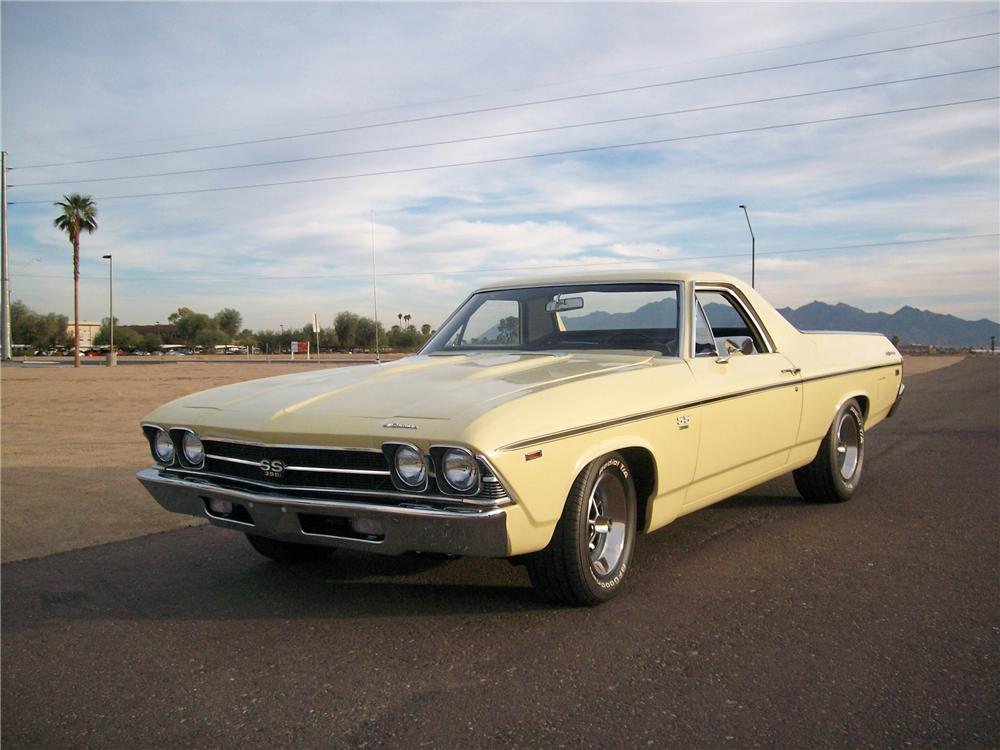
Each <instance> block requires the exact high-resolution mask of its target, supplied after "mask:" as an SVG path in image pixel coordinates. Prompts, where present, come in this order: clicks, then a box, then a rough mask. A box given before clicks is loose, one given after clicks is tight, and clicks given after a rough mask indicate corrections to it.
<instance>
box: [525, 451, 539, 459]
mask: <svg viewBox="0 0 1000 750" xmlns="http://www.w3.org/2000/svg"><path fill="white" fill-rule="evenodd" d="M541 457H542V452H541V451H540V450H539V451H532V452H531V453H525V454H524V460H525V461H534V460H535V459H536V458H541Z"/></svg>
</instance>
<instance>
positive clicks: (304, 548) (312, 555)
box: [246, 534, 334, 563]
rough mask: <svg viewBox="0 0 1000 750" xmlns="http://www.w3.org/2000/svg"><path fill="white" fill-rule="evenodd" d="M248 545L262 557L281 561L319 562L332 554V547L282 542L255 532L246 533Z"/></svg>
mask: <svg viewBox="0 0 1000 750" xmlns="http://www.w3.org/2000/svg"><path fill="white" fill-rule="evenodd" d="M246 536H247V541H248V542H250V546H251V547H253V548H254V549H255V550H257V552H259V553H260V554H262V555H263V556H264V557H268V558H270V559H272V560H275V561H277V562H282V563H310V562H321V561H323V560H326V559H328V558H329V557H330V555H332V554H333V551H334V548H333V547H323V546H320V545H318V544H297V543H296V542H282V541H279V540H277V539H270V538H268V537H266V536H258V535H257V534H247V535H246Z"/></svg>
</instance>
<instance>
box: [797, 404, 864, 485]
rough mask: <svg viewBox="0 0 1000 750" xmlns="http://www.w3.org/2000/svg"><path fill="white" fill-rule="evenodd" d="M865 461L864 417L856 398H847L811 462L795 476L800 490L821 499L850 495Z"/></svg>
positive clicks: (858, 480)
mask: <svg viewBox="0 0 1000 750" xmlns="http://www.w3.org/2000/svg"><path fill="white" fill-rule="evenodd" d="M864 463H865V417H864V414H863V413H862V412H861V406H860V405H859V404H858V402H857V400H856V399H853V398H852V399H850V400H849V401H847V402H845V403H844V405H843V406H841V407H840V410H839V411H838V412H837V416H836V418H835V419H834V420H833V423H832V424H831V425H830V430H829V431H828V432H827V433H826V437H824V438H823V442H822V443H821V444H820V446H819V453H817V454H816V458H814V459H813V460H812V463H810V464H807V465H806V466H803V467H802V468H801V469H796V470H795V471H794V472H793V473H792V476H793V477H794V479H795V487H796V489H798V491H799V494H800V495H802V497H803V498H805V499H806V500H810V501H812V502H818V503H842V502H845V501H847V500H850V499H851V496H852V495H853V494H854V493H855V491H856V490H857V488H858V484H859V483H860V481H861V469H862V468H863V467H864Z"/></svg>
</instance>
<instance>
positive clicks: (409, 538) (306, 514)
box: [136, 469, 509, 557]
mask: <svg viewBox="0 0 1000 750" xmlns="http://www.w3.org/2000/svg"><path fill="white" fill-rule="evenodd" d="M136 478H137V479H138V480H139V481H140V482H142V484H143V486H144V487H145V488H146V489H147V490H148V491H149V493H150V494H151V495H152V496H153V497H154V498H155V499H156V501H157V502H158V503H159V504H160V505H162V506H163V507H164V508H166V509H167V510H169V511H172V512H174V513H185V514H187V515H191V516H197V517H199V518H207V519H208V520H209V521H210V522H211V523H212V524H214V525H216V526H221V527H222V528H226V529H234V530H237V531H243V532H249V533H252V534H259V535H260V536H265V537H269V538H271V539H279V540H281V541H287V542H299V543H302V544H318V545H325V546H331V547H344V548H349V549H357V550H363V551H365V552H377V553H380V554H385V555H399V554H402V553H404V552H439V553H444V554H451V555H464V556H471V557H506V556H507V555H508V554H509V552H508V550H509V547H508V544H507V514H506V512H505V511H504V510H502V509H479V508H474V507H468V506H463V507H455V508H430V507H414V506H399V505H379V504H377V503H368V502H365V503H360V502H345V501H341V500H318V499H317V500H313V499H305V498H292V497H284V496H282V495H277V494H260V493H256V492H249V491H246V490H238V489H231V488H227V487H219V486H217V485H213V484H211V483H209V482H206V481H204V480H196V479H185V478H180V477H177V476H174V475H171V474H168V473H165V472H162V471H159V470H158V469H144V470H142V471H140V472H139V473H138V474H137V475H136ZM213 499H216V500H227V501H229V502H231V503H233V506H234V508H235V509H236V512H235V513H234V514H233V515H232V516H231V517H224V516H220V515H216V514H214V513H212V512H211V511H210V510H209V503H210V502H211V501H212V500H213ZM353 519H366V520H369V521H375V522H377V523H378V524H379V525H380V526H381V529H382V533H381V534H378V535H373V534H368V535H365V534H359V533H354V531H353V530H352V520H353Z"/></svg>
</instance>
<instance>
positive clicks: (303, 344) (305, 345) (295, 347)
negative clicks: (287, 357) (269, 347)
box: [292, 341, 309, 354]
mask: <svg viewBox="0 0 1000 750" xmlns="http://www.w3.org/2000/svg"><path fill="white" fill-rule="evenodd" d="M308 352H309V342H308V341H293V342H292V354H307V353H308Z"/></svg>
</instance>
